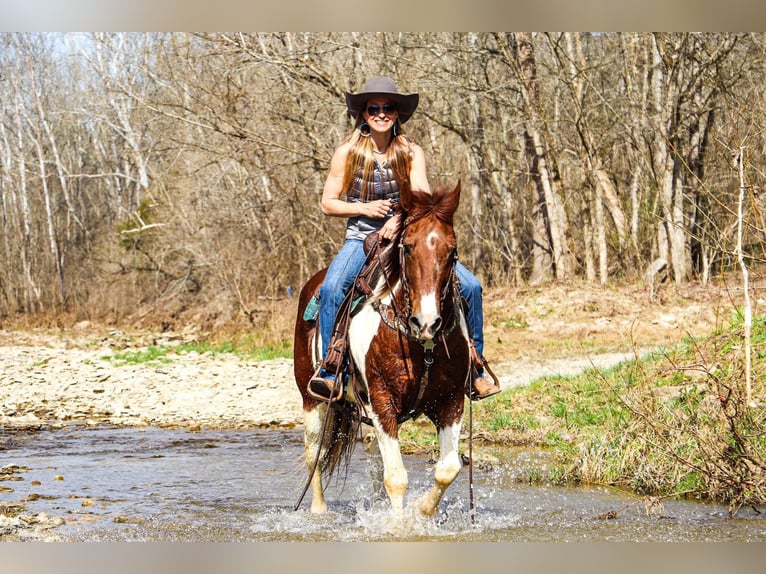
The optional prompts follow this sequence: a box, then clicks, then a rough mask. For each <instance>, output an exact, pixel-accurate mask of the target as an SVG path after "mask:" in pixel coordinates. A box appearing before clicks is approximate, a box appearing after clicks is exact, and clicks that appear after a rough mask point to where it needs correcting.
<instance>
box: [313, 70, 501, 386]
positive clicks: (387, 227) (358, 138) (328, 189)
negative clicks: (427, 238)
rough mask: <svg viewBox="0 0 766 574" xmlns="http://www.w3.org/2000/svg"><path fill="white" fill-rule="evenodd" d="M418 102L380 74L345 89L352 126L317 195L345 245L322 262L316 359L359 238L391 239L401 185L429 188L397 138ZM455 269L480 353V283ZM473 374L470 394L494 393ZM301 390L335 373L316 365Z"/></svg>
mask: <svg viewBox="0 0 766 574" xmlns="http://www.w3.org/2000/svg"><path fill="white" fill-rule="evenodd" d="M418 99H419V96H418V94H400V93H399V92H398V91H397V89H396V84H395V83H394V81H393V80H392V79H391V78H388V77H373V78H370V79H369V80H368V81H367V83H366V84H365V86H364V91H362V92H361V93H358V94H351V93H348V92H346V106H347V108H348V112H349V114H351V116H352V117H354V118H355V127H354V131H353V132H352V134H351V135H350V136H349V137H348V138H346V140H345V141H344V142H343V143H341V144H340V146H338V148H337V149H336V150H335V153H334V154H333V157H332V160H331V162H330V172H329V174H328V176H327V180H326V181H325V185H324V190H323V193H322V213H324V214H325V215H329V216H331V217H346V218H348V223H347V225H346V238H345V242H344V244H343V247H342V248H341V250H340V251H339V252H338V254H337V255H336V256H335V258H334V259H333V260H332V262H331V263H330V267H329V268H328V270H327V275H326V276H325V280H324V283H323V284H322V287H321V288H320V291H319V300H320V307H319V309H320V310H319V325H320V330H321V337H322V357H324V358H326V357H327V351H328V347H329V346H330V339H331V335H332V332H333V324H334V322H335V316H336V314H337V312H338V308H339V307H340V304H341V302H342V301H343V298H344V297H345V295H346V293H347V292H348V290H349V289H350V287H351V285H352V284H353V282H354V278H355V277H356V275H357V274H358V273H359V271H360V269H361V268H362V266H363V264H364V261H365V253H364V239H365V237H367V235H369V234H370V233H371V232H373V231H376V230H377V231H378V235H379V237H380V239H381V240H382V241H385V240H389V241H391V240H393V239H395V238H396V236H397V234H398V232H399V229H400V226H401V214H400V213H397V214H396V215H394V212H393V206H394V204H395V203H396V202H397V201H398V200H399V190H400V189H402V188H403V187H404V186H407V185H409V186H410V188H411V189H419V190H422V191H425V192H428V193H431V188H430V186H429V184H428V177H427V175H426V160H425V154H424V153H423V149H422V148H421V147H420V146H419V145H417V144H416V143H414V142H413V141H412V140H411V139H409V138H408V137H407V136H405V135H404V133H403V131H402V127H401V126H402V124H404V123H405V122H406V121H407V120H408V119H410V117H411V116H412V114H413V112H414V111H415V109H416V108H417V106H418ZM344 195H345V197H346V198H345V200H344V199H342V197H343V196H344ZM456 271H457V275H458V279H459V280H460V294H461V296H462V297H463V298H464V299H465V300H466V301H467V302H468V323H469V324H470V326H471V330H472V332H473V338H474V342H475V345H476V350H477V352H478V354H479V356H480V357H481V353H482V349H483V346H484V338H483V313H482V303H481V284H480V283H479V281H478V280H477V279H476V277H474V276H473V275H472V274H471V273H470V272H469V271H468V270H467V269H466V268H465V267H464V266H463V265H461V264H460V263H459V262H458V264H457V269H456ZM477 373H478V376H477V377H475V378H474V380H473V389H472V392H471V393H470V394H469V396H470V397H471V398H473V399H474V400H479V399H483V398H486V397H489V396H491V395H494V394H496V393H498V392H500V387H499V385H498V384H497V383H496V382H492V381H490V380H489V379H487V378H486V377H484V374H483V369H478V371H477ZM309 390H310V391H311V392H312V394H314V395H315V396H317V397H318V398H320V397H321V398H325V399H326V398H329V397H331V396H333V395H334V394H336V391H337V390H338V389H336V382H335V374H334V373H333V372H329V371H328V370H327V369H325V366H324V363H323V364H322V366H321V367H320V369H319V370H318V371H317V373H316V375H315V376H314V377H312V379H311V381H310V382H309Z"/></svg>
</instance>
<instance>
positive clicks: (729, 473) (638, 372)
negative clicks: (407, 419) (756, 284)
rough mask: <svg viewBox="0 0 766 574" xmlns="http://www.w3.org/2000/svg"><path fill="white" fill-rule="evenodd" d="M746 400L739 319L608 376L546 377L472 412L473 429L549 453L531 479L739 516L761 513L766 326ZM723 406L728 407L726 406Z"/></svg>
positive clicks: (764, 497) (765, 497) (757, 340)
mask: <svg viewBox="0 0 766 574" xmlns="http://www.w3.org/2000/svg"><path fill="white" fill-rule="evenodd" d="M751 341H752V345H753V351H754V353H753V393H754V399H755V401H756V403H757V404H758V405H760V406H758V407H755V408H750V407H748V406H747V405H746V404H745V400H744V397H743V380H744V376H743V368H744V367H743V364H744V359H743V348H744V344H743V328H742V320H741V316H739V315H735V316H734V318H733V319H732V321H731V323H730V324H729V325H728V326H726V327H725V328H722V329H719V330H718V331H716V332H715V333H712V334H711V335H710V336H708V337H699V338H696V339H686V340H683V341H681V342H680V343H679V344H678V345H677V347H675V348H673V349H668V350H665V351H663V352H657V353H653V354H651V355H649V356H647V357H645V358H643V359H642V360H641V361H639V362H635V361H629V362H625V363H623V364H621V365H618V366H617V367H615V368H613V369H609V370H604V371H600V370H594V369H591V370H588V371H585V372H583V373H582V374H581V375H578V376H574V377H548V378H541V379H539V380H537V381H535V382H534V383H532V384H531V385H529V386H527V387H519V388H514V389H508V390H506V391H504V392H503V393H501V394H500V395H498V396H496V397H493V398H491V399H488V400H486V401H482V402H480V403H477V404H476V405H475V406H474V429H477V430H478V431H485V432H484V433H482V434H481V436H482V437H485V438H486V437H487V436H489V437H491V438H489V439H488V440H490V441H495V442H497V443H507V444H519V443H525V444H531V445H534V446H537V447H539V448H541V449H546V450H548V451H550V452H551V453H552V454H553V455H554V456H553V466H552V467H551V466H549V467H548V469H547V473H546V472H543V469H537V471H535V469H530V472H529V473H528V474H529V476H539V477H541V480H543V478H542V477H545V480H548V481H554V482H560V483H570V482H571V483H593V484H605V485H611V486H615V487H618V488H625V489H629V490H632V491H633V492H635V493H637V494H645V495H655V496H656V495H660V496H675V495H684V494H693V495H695V496H697V497H700V498H706V499H711V500H718V501H723V502H726V503H728V504H729V505H730V509H734V510H736V509H737V508H739V506H741V505H742V504H766V478H764V474H763V473H757V472H756V473H754V472H752V471H751V469H752V468H761V469H762V468H766V432H765V431H764V428H765V427H766V411H765V410H764V408H763V405H764V404H766V388H764V387H766V377H764V372H765V371H766V364H765V363H766V361H764V354H765V352H764V350H763V348H762V347H763V346H764V343H765V342H766V318H764V317H758V318H756V319H754V321H753V332H752V338H751ZM722 397H723V398H722Z"/></svg>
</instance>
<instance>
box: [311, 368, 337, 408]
mask: <svg viewBox="0 0 766 574" xmlns="http://www.w3.org/2000/svg"><path fill="white" fill-rule="evenodd" d="M321 372H322V367H321V366H320V367H319V368H318V369H317V371H316V373H314V375H313V376H312V377H311V379H310V380H309V384H308V387H307V388H306V391H307V392H308V394H309V396H310V397H312V398H314V399H316V400H318V401H322V402H324V403H329V402H332V401H339V400H340V399H342V398H343V383H342V382H340V381H339V380H338V377H335V378H334V379H331V378H328V376H327V375H325V376H322V374H321ZM338 383H340V384H338Z"/></svg>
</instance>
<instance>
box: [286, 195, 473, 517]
mask: <svg viewBox="0 0 766 574" xmlns="http://www.w3.org/2000/svg"><path fill="white" fill-rule="evenodd" d="M459 202H460V182H459V181H458V183H457V185H456V186H455V187H454V188H452V189H450V188H449V187H446V186H441V187H439V188H438V189H435V190H434V191H433V193H432V194H429V193H426V192H419V191H417V190H408V193H407V194H402V197H401V200H400V203H401V207H402V210H403V224H402V229H401V231H400V232H399V235H398V236H397V240H395V241H393V242H390V243H389V244H388V245H387V246H385V247H380V251H379V254H378V258H379V263H380V265H379V269H378V270H377V272H376V273H374V274H372V275H371V278H370V280H369V281H370V284H369V287H370V289H369V290H370V293H369V295H368V297H367V298H366V300H364V301H363V302H362V303H360V304H359V305H358V306H357V308H356V309H355V311H354V312H353V316H352V317H351V319H350V323H349V326H348V357H349V358H348V372H349V373H350V376H349V378H348V388H347V391H346V393H345V396H344V399H343V400H340V401H338V400H334V401H332V402H331V403H330V404H329V405H328V403H327V402H322V401H319V400H317V399H316V398H314V397H312V396H311V395H310V394H309V393H308V392H307V387H308V382H309V379H310V378H311V376H312V374H313V373H314V372H315V370H316V367H317V366H318V364H319V359H320V357H319V353H320V352H321V351H320V344H319V341H318V339H319V334H318V333H319V329H318V325H317V321H316V320H315V319H312V317H311V314H310V313H309V314H308V316H307V313H306V308H307V306H309V305H310V303H311V301H312V297H313V295H314V294H315V293H317V292H318V288H319V286H320V285H321V283H322V281H323V279H324V276H325V273H326V268H325V269H322V270H321V271H319V272H317V273H316V274H315V275H314V276H312V277H311V278H310V279H309V280H308V281H307V282H306V284H305V285H304V286H303V288H302V289H301V292H300V297H299V302H298V313H297V318H296V323H295V337H294V374H295V380H296V384H297V386H298V389H299V391H300V393H301V397H302V401H303V417H304V457H305V462H306V465H307V467H308V479H307V482H306V485H305V489H304V491H303V494H304V495H305V494H306V492H307V490H308V489H309V486H310V487H311V512H312V513H323V512H327V502H326V500H325V496H324V488H323V479H327V480H329V478H330V477H331V476H332V475H333V474H334V473H335V472H336V471H337V469H338V468H339V465H340V462H342V461H343V460H345V461H346V462H348V455H349V454H350V452H351V450H352V449H353V446H354V443H355V442H356V440H357V436H358V434H359V433H358V430H359V428H360V422H365V423H367V424H370V425H371V426H372V427H373V429H374V435H375V439H376V440H375V442H374V444H375V447H374V450H373V453H372V454H373V456H375V457H376V458H377V466H373V468H377V469H378V470H377V472H374V476H373V482H374V486H375V488H376V492H377V493H378V494H380V495H381V496H382V497H384V498H385V495H387V496H388V499H389V500H390V504H391V507H392V509H393V510H394V511H395V512H397V513H401V511H402V510H403V508H404V498H405V493H406V490H407V486H408V479H407V470H406V468H405V466H404V463H403V459H402V454H401V448H400V443H399V436H398V433H399V428H400V426H401V425H402V424H403V423H404V422H406V421H407V420H410V419H414V418H416V417H418V416H420V415H421V414H422V415H425V416H426V417H427V418H428V419H429V420H430V421H431V422H432V423H433V425H434V427H435V430H436V433H437V436H438V443H439V459H438V461H437V463H436V466H435V472H434V483H433V486H432V487H431V489H430V491H429V492H428V493H427V494H426V495H425V496H424V497H422V498H421V499H420V500H419V501H418V502H417V506H418V509H419V511H420V512H421V513H422V514H423V515H427V516H430V515H434V514H435V513H436V511H437V509H438V506H439V503H440V501H441V500H442V498H443V495H444V493H445V491H446V490H447V488H448V487H449V486H450V485H451V484H452V482H453V481H454V480H455V478H456V477H457V476H458V473H459V472H460V469H461V467H462V461H461V457H460V455H459V452H458V447H459V439H460V430H461V425H462V420H463V409H464V397H465V395H464V393H465V390H466V386H467V385H469V384H470V379H469V377H470V374H471V348H470V345H471V343H470V341H471V338H470V333H469V327H468V324H467V322H466V318H465V314H464V311H463V307H462V303H461V301H462V300H461V299H460V294H459V283H458V281H457V277H456V274H455V264H456V261H457V240H456V236H455V230H454V226H453V218H454V217H453V216H454V213H455V211H456V210H457V208H458V205H459ZM373 462H376V461H373ZM381 462H382V464H380V463H381ZM381 483H382V485H381ZM302 499H303V496H301V500H299V501H298V504H297V505H296V507H295V508H296V510H297V509H298V508H299V507H300V504H301V501H302Z"/></svg>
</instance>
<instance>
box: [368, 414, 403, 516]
mask: <svg viewBox="0 0 766 574" xmlns="http://www.w3.org/2000/svg"><path fill="white" fill-rule="evenodd" d="M373 423H374V424H375V436H377V438H378V448H379V449H380V455H381V458H382V459H383V485H384V486H385V488H386V493H387V494H388V499H389V500H390V501H391V507H392V508H393V509H394V510H395V511H396V512H402V511H403V510H404V493H405V492H406V491H407V469H406V468H405V467H404V461H403V460H402V452H401V450H400V446H399V439H398V438H397V437H393V436H391V435H389V434H388V433H387V432H385V431H384V430H383V427H382V426H380V423H379V422H378V420H377V417H375V418H373Z"/></svg>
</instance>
